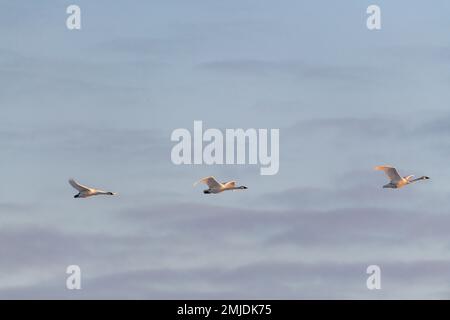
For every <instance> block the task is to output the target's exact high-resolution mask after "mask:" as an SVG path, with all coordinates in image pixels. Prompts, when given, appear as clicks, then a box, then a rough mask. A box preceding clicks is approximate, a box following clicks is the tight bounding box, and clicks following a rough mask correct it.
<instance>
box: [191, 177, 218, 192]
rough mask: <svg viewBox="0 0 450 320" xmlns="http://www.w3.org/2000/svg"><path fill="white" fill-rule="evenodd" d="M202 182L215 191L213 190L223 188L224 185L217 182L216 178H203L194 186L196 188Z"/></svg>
mask: <svg viewBox="0 0 450 320" xmlns="http://www.w3.org/2000/svg"><path fill="white" fill-rule="evenodd" d="M200 182H203V183H206V184H207V185H208V187H209V188H211V189H213V188H221V187H222V184H221V183H219V182H218V181H217V180H216V178H214V177H206V178H203V179H201V180H200V181H197V182H196V183H194V186H196V185H197V184H198V183H200Z"/></svg>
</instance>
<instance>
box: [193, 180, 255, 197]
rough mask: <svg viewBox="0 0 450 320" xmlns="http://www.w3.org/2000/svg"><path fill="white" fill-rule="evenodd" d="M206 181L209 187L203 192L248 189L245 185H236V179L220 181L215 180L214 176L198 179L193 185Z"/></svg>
mask: <svg viewBox="0 0 450 320" xmlns="http://www.w3.org/2000/svg"><path fill="white" fill-rule="evenodd" d="M200 182H203V183H206V185H207V186H208V188H209V189H206V190H204V191H203V193H204V194H210V193H220V192H223V191H226V190H243V189H248V188H247V187H245V186H240V187H236V181H229V182H223V183H220V182H218V181H217V180H216V178H214V177H206V178H203V179H201V180H200V181H198V182H196V183H194V187H195V186H196V185H197V184H198V183H200Z"/></svg>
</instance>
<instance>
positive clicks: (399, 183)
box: [375, 166, 430, 189]
mask: <svg viewBox="0 0 450 320" xmlns="http://www.w3.org/2000/svg"><path fill="white" fill-rule="evenodd" d="M375 170H381V171H384V173H386V175H387V176H388V177H389V179H391V181H390V182H389V183H388V184H386V185H384V186H383V188H393V189H399V188H402V187H404V186H406V185H407V184H411V183H413V182H416V181H420V180H428V179H430V178H429V177H427V176H422V177H420V178H417V179H413V177H414V176H413V175H411V176H406V177H401V176H400V175H399V174H398V172H397V169H395V168H394V167H391V166H377V167H375Z"/></svg>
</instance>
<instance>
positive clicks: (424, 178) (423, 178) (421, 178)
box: [408, 176, 430, 183]
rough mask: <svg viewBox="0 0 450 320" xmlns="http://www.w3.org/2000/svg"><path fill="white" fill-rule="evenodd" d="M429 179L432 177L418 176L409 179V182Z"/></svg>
mask: <svg viewBox="0 0 450 320" xmlns="http://www.w3.org/2000/svg"><path fill="white" fill-rule="evenodd" d="M428 179H430V177H427V176H422V177H420V178H417V179H412V180H409V179H408V181H409V183H413V182H416V181H420V180H428Z"/></svg>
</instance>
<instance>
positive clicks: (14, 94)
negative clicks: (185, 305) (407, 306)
mask: <svg viewBox="0 0 450 320" xmlns="http://www.w3.org/2000/svg"><path fill="white" fill-rule="evenodd" d="M73 3H76V4H78V5H79V6H80V7H81V10H82V30H81V31H69V30H67V29H66V27H65V19H66V17H67V15H66V13H65V10H66V7H67V6H68V5H70V4H73ZM370 4H378V5H379V6H380V7H381V10H382V30H380V31H369V30H367V28H366V22H365V19H366V16H367V14H366V8H367V6H368V5H370ZM0 9H1V10H0V39H1V40H0V148H1V155H2V156H1V157H0V167H1V168H2V169H1V171H0V172H1V177H2V182H3V183H2V184H0V254H1V256H2V259H1V261H0V297H1V298H12V297H19V298H20V297H21V298H42V297H49V298H55V297H62V298H80V297H83V298H286V299H297V298H448V297H449V289H448V285H447V284H448V283H450V272H449V270H450V255H449V253H448V252H449V251H448V247H449V240H450V237H449V236H448V232H447V230H448V226H449V224H450V218H449V217H448V212H449V209H450V201H449V200H448V193H449V192H450V189H449V187H448V185H447V183H446V182H447V181H448V180H449V179H450V170H449V168H448V157H449V155H450V144H449V142H448V141H449V137H450V129H448V128H449V125H450V112H449V107H448V106H449V98H450V91H449V90H448V88H449V86H450V45H449V37H448V36H449V30H450V20H449V19H448V17H449V14H450V3H449V2H448V1H443V0H442V1H433V3H432V5H431V4H430V3H426V2H423V1H395V2H393V1H356V0H355V1H339V2H337V1H278V2H274V1H260V0H258V1H256V0H253V1H247V0H243V1H242V0H241V1H235V0H233V1H220V2H219V1H204V0H202V1H197V0H195V1H133V2H132V3H130V2H127V1H114V2H112V1H85V0H80V1H75V2H74V1H34V2H32V1H22V0H21V1H14V2H7V1H0ZM194 120H202V121H203V122H204V126H205V127H207V128H208V127H210V128H221V129H224V128H239V127H242V128H269V129H270V128H279V129H280V172H279V174H278V175H276V176H260V175H259V166H232V165H228V166H212V167H208V166H196V167H194V166H192V167H191V166H175V165H173V164H172V163H171V161H170V150H171V148H172V146H173V145H174V143H172V142H171V141H170V134H171V132H172V130H174V129H176V128H188V129H189V130H192V128H193V121H194ZM378 164H392V165H395V166H398V167H399V169H400V171H401V173H403V174H404V175H407V174H417V175H428V176H430V177H431V178H432V180H430V181H427V182H423V183H418V184H417V185H414V186H410V187H408V188H405V189H402V190H383V189H381V186H382V185H383V184H385V183H386V181H385V180H386V179H385V177H384V176H383V175H382V174H381V173H380V172H375V171H373V167H374V166H375V165H378ZM207 175H215V176H217V177H219V178H220V179H222V180H227V179H237V180H238V182H241V183H243V184H245V185H247V186H248V187H249V190H247V191H246V192H234V193H224V194H221V195H219V196H212V197H207V196H204V195H203V194H202V193H201V190H202V188H201V187H198V188H192V183H193V182H194V181H196V180H197V179H198V178H200V177H203V176H207ZM70 177H75V178H77V179H78V180H80V182H83V183H84V184H89V185H93V186H98V187H102V188H107V189H111V190H113V191H117V192H119V193H120V196H119V197H116V198H95V199H88V200H81V201H77V200H76V199H73V194H74V190H72V189H71V187H70V186H69V185H68V183H67V179H68V178H70ZM69 264H78V265H80V267H81V268H82V272H83V290H81V291H80V292H69V291H67V290H65V287H64V286H65V277H66V275H65V268H66V266H67V265H69ZM370 264H378V265H380V267H381V268H382V281H383V289H382V290H381V291H378V292H373V291H369V290H367V289H366V287H365V279H366V275H365V269H366V267H367V266H368V265H370ZM412 284H414V286H413V287H412Z"/></svg>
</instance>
